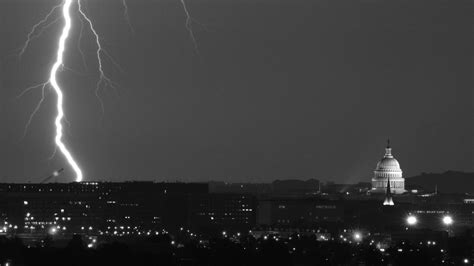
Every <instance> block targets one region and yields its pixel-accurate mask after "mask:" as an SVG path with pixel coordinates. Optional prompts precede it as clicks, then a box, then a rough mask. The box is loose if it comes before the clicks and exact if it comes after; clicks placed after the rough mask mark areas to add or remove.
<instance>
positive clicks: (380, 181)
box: [372, 141, 405, 194]
mask: <svg viewBox="0 0 474 266" xmlns="http://www.w3.org/2000/svg"><path fill="white" fill-rule="evenodd" d="M389 179H390V187H391V190H392V192H393V193H395V194H400V193H403V192H405V179H403V171H402V169H401V168H400V164H399V163H398V161H397V159H395V158H394V157H393V155H392V148H391V147H390V141H389V142H388V144H387V147H386V148H385V155H384V156H383V158H382V159H381V160H380V161H379V162H378V163H377V167H376V168H375V171H374V178H372V192H375V193H384V192H385V190H386V188H387V182H388V180H389Z"/></svg>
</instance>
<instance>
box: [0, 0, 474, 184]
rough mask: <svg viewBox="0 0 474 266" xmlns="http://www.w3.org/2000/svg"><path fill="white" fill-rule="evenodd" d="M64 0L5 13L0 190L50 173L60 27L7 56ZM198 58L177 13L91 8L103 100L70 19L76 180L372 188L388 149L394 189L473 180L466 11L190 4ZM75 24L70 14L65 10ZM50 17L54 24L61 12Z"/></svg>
mask: <svg viewBox="0 0 474 266" xmlns="http://www.w3.org/2000/svg"><path fill="white" fill-rule="evenodd" d="M59 2H60V1H49V0H0V33H1V39H0V40H1V41H0V124H1V127H0V180H2V181H9V182H25V181H27V180H31V181H33V182H35V181H36V182H38V181H40V180H42V179H43V178H44V177H45V176H47V175H49V173H51V172H52V171H53V170H54V169H57V168H61V167H64V168H65V169H66V171H65V172H64V174H63V175H62V176H61V177H60V178H59V179H58V180H59V181H67V182H69V181H73V180H74V176H73V172H72V170H71V168H70V167H69V166H68V165H67V164H66V163H65V161H64V159H63V157H62V155H61V154H59V153H58V154H56V156H55V157H54V158H53V159H51V160H49V159H48V157H50V155H51V154H52V153H53V152H54V144H53V140H54V128H53V122H54V116H55V110H54V107H55V100H56V98H55V95H54V94H53V93H52V92H51V91H50V92H48V93H47V95H46V96H47V97H46V100H45V101H44V104H43V106H42V108H41V109H40V111H39V113H38V114H37V116H36V117H35V119H34V120H33V122H32V124H31V127H30V129H29V131H28V132H27V135H26V137H25V138H23V139H22V135H23V130H24V126H25V124H26V123H27V121H28V116H29V114H30V113H31V112H32V110H33V109H34V107H35V104H36V103H37V101H38V100H39V98H40V96H41V92H40V90H35V91H32V92H30V93H28V94H26V95H25V96H24V97H23V98H20V99H17V98H16V95H18V94H19V93H20V92H21V90H22V88H25V87H28V86H31V85H32V84H35V83H38V82H43V81H45V80H46V78H47V76H48V73H49V70H50V67H51V65H52V62H53V60H54V54H55V49H56V48H57V37H58V34H59V31H60V30H61V27H62V25H63V21H62V20H58V22H57V23H56V24H54V25H53V26H52V27H51V28H49V29H47V30H45V32H44V35H42V36H41V37H40V38H38V39H35V40H34V41H33V42H32V43H31V46H30V48H29V49H28V50H27V51H26V53H25V54H24V56H23V58H22V60H21V61H20V60H18V58H17V57H15V56H14V53H15V49H17V48H18V47H21V45H22V44H23V42H24V41H25V38H26V35H27V34H28V32H29V31H30V29H31V26H32V25H33V24H35V23H36V22H37V21H39V20H41V19H42V17H43V16H44V15H46V14H47V13H48V12H49V9H50V8H51V7H52V6H54V5H55V4H57V3H59ZM187 4H188V9H189V11H190V13H191V15H192V16H193V18H194V20H195V21H194V23H193V24H192V26H193V29H194V34H195V37H196V40H197V46H198V51H196V50H195V49H194V46H193V43H192V40H191V38H190V36H189V33H188V32H187V30H186V27H185V22H186V17H185V13H184V11H183V9H182V6H181V5H180V2H179V1H178V0H175V1H174V0H129V1H128V6H129V15H130V21H131V24H132V26H133V29H134V32H132V30H131V29H130V28H129V27H128V26H127V23H126V20H125V19H124V17H123V10H122V6H121V0H106V1H104V0H88V1H87V7H88V12H89V13H88V14H89V15H90V17H91V18H92V19H93V21H94V23H95V26H96V28H97V31H98V32H99V33H100V35H101V37H102V38H103V43H104V46H105V47H106V49H107V51H108V52H109V54H110V55H112V56H113V57H114V58H115V60H116V61H117V62H118V63H119V64H120V66H121V68H122V69H123V71H122V72H121V71H120V70H119V69H118V68H117V67H115V66H114V65H113V64H111V63H110V61H106V62H105V65H104V69H105V71H106V73H107V74H108V75H109V76H110V77H112V78H113V79H114V80H115V81H116V82H117V83H118V84H119V86H118V88H117V89H116V90H114V89H110V88H109V89H105V90H102V91H101V92H100V96H101V98H102V99H103V101H104V106H105V113H104V115H103V116H102V114H101V109H100V103H99V101H98V100H97V99H96V98H95V94H94V87H95V84H96V82H97V78H98V71H97V61H96V58H95V57H94V55H95V47H94V41H93V39H92V36H91V34H90V32H89V31H87V28H85V29H84V34H83V38H82V41H81V44H80V45H81V47H82V49H83V51H84V54H85V61H86V67H84V65H83V64H82V60H81V57H80V53H79V52H78V36H79V32H80V23H79V21H78V20H77V16H76V13H74V14H75V15H74V16H75V20H74V21H73V31H72V32H71V38H70V39H69V40H68V42H67V45H68V46H67V51H66V53H67V55H66V57H65V60H66V67H67V69H72V70H65V71H64V72H61V73H60V76H59V81H60V83H61V85H62V88H63V90H64V94H65V101H66V104H65V112H66V116H67V118H68V120H69V122H70V125H69V126H68V127H67V130H66V131H67V133H66V141H67V143H68V145H69V147H70V149H71V152H72V153H73V154H74V156H75V157H76V158H77V161H78V162H79V164H80V165H81V167H82V169H83V172H84V175H85V179H86V180H107V181H123V180H130V179H136V180H157V181H161V180H173V181H174V180H180V181H207V180H211V179H212V180H223V181H231V182H232V181H234V182H240V181H245V182H267V181H272V180H274V179H277V178H279V179H282V178H302V179H307V178H312V177H315V178H320V179H323V180H332V181H336V182H356V181H369V180H370V178H371V177H372V175H373V170H374V168H375V166H376V163H377V161H378V160H379V159H380V158H381V157H382V156H383V153H384V146H385V142H386V139H387V138H390V139H391V140H392V146H393V154H394V156H395V157H396V158H397V159H398V160H399V162H400V164H401V167H402V169H403V171H404V176H413V175H417V174H419V173H421V172H442V171H445V170H460V171H474V157H473V151H474V145H473V135H474V130H473V123H474V120H473V117H474V116H473V115H474V112H473V101H474V99H473V93H472V90H473V87H474V84H473V79H472V76H473V73H474V70H473V47H474V39H473V36H474V32H473V25H474V23H473V14H474V13H473V11H474V9H473V2H472V1H463V0H459V1H451V0H445V1H439V0H426V1H420V0H403V1H401V0H387V1H384V0H325V1H323V0H253V1H250V0H189V1H187ZM72 10H73V11H74V10H75V8H73V9H72ZM57 15H59V13H58V14H57Z"/></svg>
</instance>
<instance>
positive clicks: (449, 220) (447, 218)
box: [443, 215, 454, 225]
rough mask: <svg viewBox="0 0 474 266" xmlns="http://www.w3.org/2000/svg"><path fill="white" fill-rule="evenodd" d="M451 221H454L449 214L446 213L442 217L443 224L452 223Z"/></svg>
mask: <svg viewBox="0 0 474 266" xmlns="http://www.w3.org/2000/svg"><path fill="white" fill-rule="evenodd" d="M453 222H454V221H453V218H452V217H451V216H449V215H446V216H444V217H443V223H444V224H445V225H452V224H453Z"/></svg>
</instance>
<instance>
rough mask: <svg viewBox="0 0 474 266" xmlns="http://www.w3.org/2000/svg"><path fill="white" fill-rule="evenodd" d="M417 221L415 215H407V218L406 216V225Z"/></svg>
mask: <svg viewBox="0 0 474 266" xmlns="http://www.w3.org/2000/svg"><path fill="white" fill-rule="evenodd" d="M417 223H418V219H416V217H415V216H413V215H410V216H408V218H407V224H408V225H415V224H417Z"/></svg>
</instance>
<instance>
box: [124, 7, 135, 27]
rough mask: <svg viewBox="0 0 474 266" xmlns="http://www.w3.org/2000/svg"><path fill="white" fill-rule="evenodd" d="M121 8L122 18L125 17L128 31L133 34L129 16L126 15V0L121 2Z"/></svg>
mask: <svg viewBox="0 0 474 266" xmlns="http://www.w3.org/2000/svg"><path fill="white" fill-rule="evenodd" d="M122 6H123V16H124V17H125V21H126V22H127V24H128V27H129V28H130V31H131V32H132V33H135V30H134V29H133V26H132V23H131V22H130V15H129V14H128V5H127V0H122Z"/></svg>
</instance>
